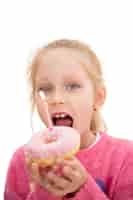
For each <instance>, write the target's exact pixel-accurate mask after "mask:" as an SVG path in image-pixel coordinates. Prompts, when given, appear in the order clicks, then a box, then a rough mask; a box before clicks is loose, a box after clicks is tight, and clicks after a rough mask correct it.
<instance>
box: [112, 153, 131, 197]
mask: <svg viewBox="0 0 133 200" xmlns="http://www.w3.org/2000/svg"><path fill="white" fill-rule="evenodd" d="M112 199H113V200H132V199H133V150H131V151H130V152H129V153H128V154H127V156H126V158H125V160H124V162H123V165H122V167H121V171H120V173H119V175H118V178H117V183H116V185H115V186H114V192H113V194H112Z"/></svg>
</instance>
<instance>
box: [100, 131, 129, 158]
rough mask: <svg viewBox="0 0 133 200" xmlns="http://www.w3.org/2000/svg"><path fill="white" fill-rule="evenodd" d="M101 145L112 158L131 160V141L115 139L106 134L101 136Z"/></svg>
mask: <svg viewBox="0 0 133 200" xmlns="http://www.w3.org/2000/svg"><path fill="white" fill-rule="evenodd" d="M103 140H104V144H105V145H103V146H104V147H105V148H106V150H107V152H108V153H111V154H112V157H113V158H117V159H118V160H121V159H129V158H130V157H131V159H132V160H133V141H132V140H128V139H122V138H116V137H113V136H111V135H108V134H104V135H103Z"/></svg>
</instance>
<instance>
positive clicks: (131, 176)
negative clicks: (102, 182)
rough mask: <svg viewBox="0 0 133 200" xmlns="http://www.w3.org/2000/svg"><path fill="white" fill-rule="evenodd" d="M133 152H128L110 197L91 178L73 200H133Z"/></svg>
mask: <svg viewBox="0 0 133 200" xmlns="http://www.w3.org/2000/svg"><path fill="white" fill-rule="evenodd" d="M132 171H133V150H132V151H130V152H128V153H127V154H126V156H125V159H124V161H123V163H122V166H121V169H120V171H119V174H117V180H116V181H115V183H114V185H112V189H111V192H110V194H108V196H107V195H106V194H105V193H104V192H103V191H102V190H101V188H100V187H99V186H98V185H97V184H96V182H95V180H94V179H93V177H91V176H89V178H88V181H87V182H86V184H85V185H84V186H83V187H82V188H81V189H80V191H79V192H77V193H76V194H75V195H74V197H72V198H69V199H72V200H81V199H91V200H132V199H133V172H132ZM66 199H67V198H66Z"/></svg>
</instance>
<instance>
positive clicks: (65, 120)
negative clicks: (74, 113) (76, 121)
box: [52, 115, 73, 127]
mask: <svg viewBox="0 0 133 200" xmlns="http://www.w3.org/2000/svg"><path fill="white" fill-rule="evenodd" d="M52 121H53V124H54V126H69V127H73V119H72V117H71V116H70V115H66V116H64V117H58V118H56V117H53V118H52Z"/></svg>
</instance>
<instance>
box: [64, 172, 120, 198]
mask: <svg viewBox="0 0 133 200" xmlns="http://www.w3.org/2000/svg"><path fill="white" fill-rule="evenodd" d="M64 199H66V200H67V199H73V200H80V199H91V200H109V198H108V197H107V196H106V194H105V193H104V192H103V191H102V188H100V186H98V185H97V183H96V182H95V180H94V179H93V178H92V177H91V176H89V178H88V181H87V182H86V183H85V184H84V186H83V187H82V188H81V189H80V191H78V192H77V193H75V195H74V197H72V195H66V197H65V198H64ZM121 200H122V199H121Z"/></svg>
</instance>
